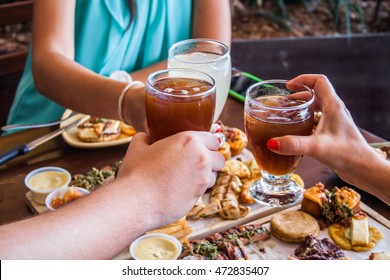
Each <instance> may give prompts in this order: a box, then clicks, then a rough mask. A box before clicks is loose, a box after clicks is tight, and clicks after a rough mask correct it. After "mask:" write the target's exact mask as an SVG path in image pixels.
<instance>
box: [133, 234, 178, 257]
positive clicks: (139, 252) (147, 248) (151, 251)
mask: <svg viewBox="0 0 390 280" xmlns="http://www.w3.org/2000/svg"><path fill="white" fill-rule="evenodd" d="M178 250H179V249H178V248H177V246H176V244H175V243H173V242H172V241H171V240H168V239H166V238H163V237H151V238H146V239H143V240H141V241H140V242H138V244H137V245H136V246H135V247H134V252H133V254H134V256H135V257H136V258H138V259H140V260H171V259H173V258H175V257H176V256H177V254H178Z"/></svg>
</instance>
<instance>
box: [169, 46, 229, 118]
mask: <svg viewBox="0 0 390 280" xmlns="http://www.w3.org/2000/svg"><path fill="white" fill-rule="evenodd" d="M168 68H189V69H195V70H198V71H201V72H204V73H206V74H209V75H210V76H211V77H212V78H213V79H214V81H215V84H216V87H217V100H216V107H215V114H214V119H213V122H216V121H217V120H218V118H219V116H220V115H221V112H222V109H223V107H224V106H225V103H226V99H227V97H228V93H229V87H230V79H231V72H232V66H231V61H230V50H229V47H228V46H226V45H225V44H223V43H221V42H218V41H214V40H209V39H189V40H184V41H180V42H178V43H176V44H173V45H172V46H171V47H170V49H169V51H168Z"/></svg>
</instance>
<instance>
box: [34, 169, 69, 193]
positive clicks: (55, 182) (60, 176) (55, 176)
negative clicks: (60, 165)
mask: <svg viewBox="0 0 390 280" xmlns="http://www.w3.org/2000/svg"><path fill="white" fill-rule="evenodd" d="M67 181H68V176H67V175H66V174H65V173H63V172H60V171H45V172H41V173H38V174H35V175H34V176H32V177H31V178H30V180H29V181H28V183H29V184H30V186H31V187H32V188H34V189H37V190H54V189H58V188H59V187H61V186H63V185H64V184H65V183H66V182H67Z"/></svg>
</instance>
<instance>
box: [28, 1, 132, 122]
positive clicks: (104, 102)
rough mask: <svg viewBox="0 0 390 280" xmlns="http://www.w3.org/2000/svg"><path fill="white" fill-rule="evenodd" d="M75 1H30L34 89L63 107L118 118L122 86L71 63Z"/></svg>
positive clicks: (73, 62) (72, 59) (122, 84)
mask: <svg viewBox="0 0 390 280" xmlns="http://www.w3.org/2000/svg"><path fill="white" fill-rule="evenodd" d="M75 2H76V1H75V0H60V1H51V0H36V1H34V21H33V33H32V34H33V39H32V70H33V75H34V82H35V85H36V88H37V90H38V91H39V92H40V93H42V94H44V95H45V96H47V97H49V98H50V99H52V100H54V101H55V102H57V103H59V104H61V105H62V106H64V107H66V108H71V109H72V110H75V111H79V112H83V113H87V114H91V115H97V116H101V117H106V118H112V119H118V115H117V109H118V108H117V102H118V96H119V94H120V92H121V91H122V90H123V88H124V87H125V86H126V83H123V82H118V81H114V80H110V79H108V78H106V77H103V76H100V75H98V74H96V73H94V72H92V71H90V70H88V69H86V68H85V67H83V66H81V65H79V64H78V63H76V62H75V61H74V51H75V50H74V24H75V5H76V3H75ZM97 59H98V58H97ZM81 93H82V94H81ZM128 96H129V97H130V94H128Z"/></svg>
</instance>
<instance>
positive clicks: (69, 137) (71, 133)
mask: <svg viewBox="0 0 390 280" xmlns="http://www.w3.org/2000/svg"><path fill="white" fill-rule="evenodd" d="M71 113H72V111H71V110H69V109H67V110H65V112H64V114H63V115H62V118H61V119H65V118H66V117H68V116H69V115H70V114H71ZM70 120H71V118H70V119H69V120H66V121H64V122H63V123H61V127H62V126H64V125H66V124H67V122H68V121H70ZM62 138H64V140H65V142H66V143H68V144H69V145H70V146H73V147H76V148H87V149H88V148H102V147H111V146H117V145H123V144H127V143H129V142H130V141H131V139H132V138H133V137H132V136H128V135H126V134H124V133H121V135H120V136H119V138H118V139H116V140H112V141H107V142H83V141H81V140H80V139H79V137H78V135H77V127H74V128H71V129H69V130H68V131H66V132H64V133H62Z"/></svg>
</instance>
